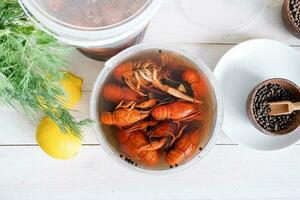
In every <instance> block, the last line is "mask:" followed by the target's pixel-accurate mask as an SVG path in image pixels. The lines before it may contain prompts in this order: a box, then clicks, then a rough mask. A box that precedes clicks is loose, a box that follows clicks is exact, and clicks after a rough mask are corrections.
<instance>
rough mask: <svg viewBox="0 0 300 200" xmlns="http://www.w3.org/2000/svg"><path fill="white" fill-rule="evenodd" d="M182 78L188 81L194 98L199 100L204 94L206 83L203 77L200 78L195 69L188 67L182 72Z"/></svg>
mask: <svg viewBox="0 0 300 200" xmlns="http://www.w3.org/2000/svg"><path fill="white" fill-rule="evenodd" d="M182 80H184V81H186V82H188V83H189V84H190V86H191V88H192V90H193V93H194V97H195V99H197V100H199V99H200V98H201V97H204V96H205V95H206V85H205V80H204V78H201V77H200V75H199V73H198V72H197V71H195V70H192V69H188V70H186V71H184V72H183V74H182Z"/></svg>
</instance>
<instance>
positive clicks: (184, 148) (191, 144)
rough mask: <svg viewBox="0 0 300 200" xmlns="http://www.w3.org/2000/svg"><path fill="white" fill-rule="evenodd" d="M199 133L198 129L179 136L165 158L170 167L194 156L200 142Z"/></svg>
mask: <svg viewBox="0 0 300 200" xmlns="http://www.w3.org/2000/svg"><path fill="white" fill-rule="evenodd" d="M200 131H201V130H200V128H197V129H194V130H192V131H189V132H187V133H184V134H182V135H181V137H180V138H179V139H178V140H177V141H176V142H175V144H174V147H173V148H172V149H170V150H169V151H168V152H167V154H166V156H165V160H166V162H167V163H168V164H169V165H170V166H175V165H177V164H180V163H182V162H183V161H185V160H187V159H189V158H191V157H192V156H193V155H194V154H195V152H196V151H197V149H198V146H199V143H200V140H201V132H200Z"/></svg>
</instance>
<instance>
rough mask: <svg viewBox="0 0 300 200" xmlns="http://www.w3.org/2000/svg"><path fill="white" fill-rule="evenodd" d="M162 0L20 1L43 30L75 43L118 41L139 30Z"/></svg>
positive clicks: (99, 44)
mask: <svg viewBox="0 0 300 200" xmlns="http://www.w3.org/2000/svg"><path fill="white" fill-rule="evenodd" d="M162 1H163V0H19V2H20V5H21V6H22V8H23V9H24V11H25V12H26V14H27V15H28V16H29V17H30V18H31V19H32V20H33V21H35V22H36V24H37V25H38V26H40V28H42V29H43V30H44V31H46V32H48V33H50V34H52V35H53V36H54V37H56V38H57V39H59V40H61V41H63V42H65V43H68V44H71V45H76V46H84V47H93V46H103V45H108V44H112V43H116V42H119V41H121V40H124V39H125V38H128V37H130V36H131V35H133V34H135V33H136V32H138V31H140V30H141V29H142V28H143V27H145V26H146V24H147V23H148V22H149V20H150V19H151V18H152V17H153V15H154V14H155V12H156V11H157V10H158V8H159V6H160V4H161V3H162Z"/></svg>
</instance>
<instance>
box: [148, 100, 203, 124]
mask: <svg viewBox="0 0 300 200" xmlns="http://www.w3.org/2000/svg"><path fill="white" fill-rule="evenodd" d="M203 111H204V107H203V105H201V104H193V103H188V102H184V101H175V102H172V103H168V104H165V105H161V106H157V107H156V108H154V109H153V111H152V113H151V114H152V116H153V117H154V118H155V119H156V120H174V121H184V120H201V119H202V118H203V113H204V112H203Z"/></svg>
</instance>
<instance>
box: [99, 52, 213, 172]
mask: <svg viewBox="0 0 300 200" xmlns="http://www.w3.org/2000/svg"><path fill="white" fill-rule="evenodd" d="M162 53H166V54H168V56H170V57H171V58H172V59H175V60H176V63H177V65H178V66H176V67H175V66H172V65H166V66H164V67H165V68H169V69H170V70H171V73H172V77H173V79H175V81H177V82H179V83H180V84H184V86H185V88H186V90H187V94H188V95H189V96H193V92H192V90H191V88H190V86H189V85H188V84H187V83H185V82H184V81H182V80H181V74H182V72H183V71H184V70H186V69H189V68H191V69H197V70H198V73H199V75H200V77H202V78H204V79H205V83H206V84H205V85H206V88H205V89H206V91H207V92H206V96H205V97H203V98H201V99H200V100H201V101H202V102H203V105H204V107H205V110H204V112H205V113H204V116H205V118H204V120H202V121H201V122H199V121H193V122H191V123H189V125H188V127H187V128H186V129H185V131H184V133H185V132H187V131H189V130H191V129H193V128H195V127H200V130H201V132H200V133H199V134H201V136H200V137H201V140H200V142H199V146H198V148H197V152H196V153H195V155H193V156H192V157H191V158H190V159H188V160H185V161H184V162H183V163H181V164H180V165H182V164H184V163H186V162H188V161H189V160H191V159H192V158H193V157H195V156H196V155H197V154H198V153H199V152H200V151H201V150H203V149H204V148H205V146H206V145H207V143H208V141H209V139H210V137H211V134H212V131H213V128H214V126H215V123H216V111H217V106H216V98H215V94H214V92H213V88H212V86H211V84H210V82H209V81H208V79H207V78H206V76H205V75H204V73H203V72H202V71H200V70H199V69H198V68H197V66H196V65H195V64H194V63H193V62H191V61H190V60H189V59H187V58H186V57H184V56H181V55H179V54H176V53H173V52H170V51H165V50H163V51H162V50H147V51H142V52H140V53H138V54H136V55H135V56H132V57H130V58H129V59H128V60H125V61H124V62H127V61H143V60H148V59H150V60H151V61H152V62H154V63H156V64H158V65H159V64H160V57H159V56H160V55H161V54H162ZM122 63H123V62H122ZM108 83H114V84H118V85H120V86H126V84H125V83H120V82H118V81H116V80H115V79H114V77H113V76H112V74H110V75H109V76H108V78H107V80H106V81H105V82H104V85H106V84H108ZM165 84H168V85H170V84H173V85H174V83H169V82H167V81H165ZM175 85H176V84H175ZM175 85H174V86H175ZM162 97H164V98H165V97H166V95H163V96H160V95H156V96H155V98H162ZM170 97H171V96H170ZM99 103H100V106H99V107H100V113H102V112H104V111H110V112H112V111H113V110H114V108H115V106H116V104H114V103H111V102H109V101H107V100H105V99H104V98H103V97H102V95H101V97H100V102H99ZM146 119H147V118H146ZM101 129H102V132H103V134H104V136H105V139H106V140H107V142H108V144H109V145H110V146H111V148H112V149H113V150H114V151H115V152H116V154H118V155H122V159H125V158H126V155H124V154H123V152H122V150H121V149H120V147H119V144H118V141H117V137H116V133H117V129H116V127H114V126H107V125H104V124H101ZM130 159H131V160H133V161H134V162H135V163H137V164H138V165H137V166H138V167H142V168H147V169H156V170H164V169H169V167H170V166H169V165H167V163H166V162H165V161H164V153H162V156H161V161H160V164H158V165H156V166H155V167H148V166H143V165H142V164H141V163H140V162H139V161H137V160H134V159H133V158H130Z"/></svg>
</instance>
